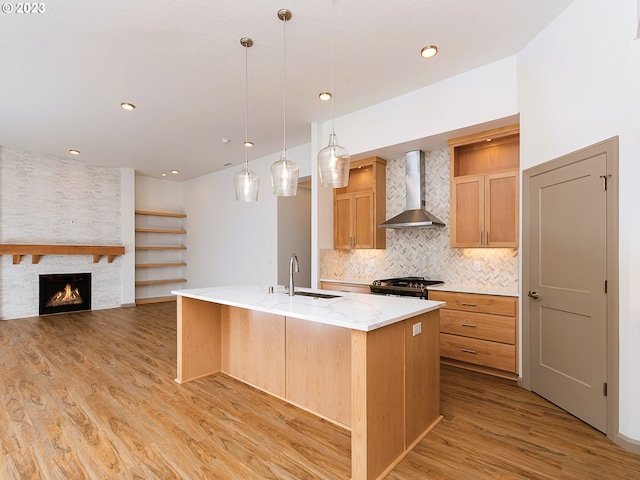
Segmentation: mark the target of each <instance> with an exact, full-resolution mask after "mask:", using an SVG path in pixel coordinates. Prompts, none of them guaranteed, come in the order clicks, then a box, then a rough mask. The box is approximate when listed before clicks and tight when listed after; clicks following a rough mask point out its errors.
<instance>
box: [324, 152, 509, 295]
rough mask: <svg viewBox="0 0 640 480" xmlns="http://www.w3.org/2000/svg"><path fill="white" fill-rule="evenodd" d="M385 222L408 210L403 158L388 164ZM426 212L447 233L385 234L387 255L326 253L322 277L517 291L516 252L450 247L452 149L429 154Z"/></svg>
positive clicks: (390, 231) (384, 252)
mask: <svg viewBox="0 0 640 480" xmlns="http://www.w3.org/2000/svg"><path fill="white" fill-rule="evenodd" d="M386 173H387V218H391V217H393V216H395V215H397V214H398V213H400V212H402V211H403V210H404V209H405V183H404V177H405V162H404V156H403V157H399V158H394V159H392V160H389V161H388V162H387V171H386ZM424 182H425V186H426V188H425V190H426V191H425V193H424V199H425V202H426V208H427V210H428V211H430V212H431V213H432V214H434V215H435V216H436V217H438V218H439V219H440V220H442V221H443V222H444V223H445V224H446V225H447V226H446V227H444V228H406V229H387V248H386V250H322V251H321V252H320V277H321V278H331V279H345V280H349V279H363V280H373V279H376V278H390V277H400V276H420V277H422V276H424V277H428V278H433V279H438V280H444V281H445V282H447V283H456V284H464V285H468V284H472V285H473V284H481V285H486V286H496V287H498V286H499V287H514V288H515V287H516V286H517V283H518V250H517V249H512V248H467V249H457V248H450V246H449V226H448V225H449V218H450V215H449V149H442V150H435V151H431V152H425V179H424Z"/></svg>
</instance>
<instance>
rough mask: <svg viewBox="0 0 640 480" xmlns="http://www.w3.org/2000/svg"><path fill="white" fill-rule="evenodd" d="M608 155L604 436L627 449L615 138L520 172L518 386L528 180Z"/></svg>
mask: <svg viewBox="0 0 640 480" xmlns="http://www.w3.org/2000/svg"><path fill="white" fill-rule="evenodd" d="M601 154H605V155H606V156H607V175H608V178H607V192H608V194H607V233H606V235H607V253H606V255H607V279H606V280H607V397H606V404H607V406H606V409H607V431H606V435H607V437H608V438H609V439H610V440H612V441H614V442H615V443H617V444H619V445H622V446H623V447H624V446H625V445H626V447H625V448H628V444H627V442H625V441H624V439H622V438H621V437H620V436H619V433H618V426H619V390H618V388H619V361H620V357H619V327H618V324H619V317H618V315H619V313H618V303H619V301H618V300H619V274H618V270H619V269H618V242H619V240H618V178H619V177H618V137H617V136H616V137H612V138H609V139H607V140H604V141H602V142H599V143H596V144H594V145H591V146H589V147H586V148H583V149H580V150H577V151H575V152H572V153H569V154H567V155H564V156H562V157H559V158H556V159H554V160H550V161H548V162H545V163H542V164H540V165H536V166H535V167H531V168H528V169H526V170H524V171H523V172H522V182H523V188H522V202H521V205H522V244H521V245H522V294H521V302H520V305H521V308H522V312H521V313H522V317H521V318H522V329H521V332H522V343H521V345H522V349H521V351H522V370H521V372H522V378H521V379H520V380H519V382H518V383H519V384H520V386H522V387H524V388H526V389H527V390H531V315H530V312H531V310H530V309H531V299H530V298H529V297H528V295H527V293H528V292H529V291H530V290H531V285H530V271H531V269H530V267H529V265H530V262H531V242H530V240H529V236H530V234H531V229H530V225H531V218H530V217H529V209H530V202H529V194H530V193H531V190H530V188H531V186H530V182H531V179H532V178H533V177H535V176H537V175H540V174H542V173H546V172H549V171H552V170H556V169H558V168H562V167H565V166H567V165H571V164H573V163H577V162H579V161H581V160H584V159H585V158H589V157H594V156H597V155H601Z"/></svg>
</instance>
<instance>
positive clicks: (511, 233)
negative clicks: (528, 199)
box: [484, 171, 519, 247]
mask: <svg viewBox="0 0 640 480" xmlns="http://www.w3.org/2000/svg"><path fill="white" fill-rule="evenodd" d="M518 183H519V182H518V172H515V171H514V172H504V173H494V174H492V175H487V176H486V180H485V198H484V202H485V232H486V234H485V235H486V241H485V246H487V247H517V246H518V203H519V202H518V200H519V199H518V197H519V194H518Z"/></svg>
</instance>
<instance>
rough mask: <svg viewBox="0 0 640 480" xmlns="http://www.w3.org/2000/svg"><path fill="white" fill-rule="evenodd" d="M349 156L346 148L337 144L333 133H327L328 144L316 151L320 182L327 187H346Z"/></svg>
mask: <svg viewBox="0 0 640 480" xmlns="http://www.w3.org/2000/svg"><path fill="white" fill-rule="evenodd" d="M350 160H351V156H350V155H349V152H348V151H347V149H346V148H344V147H342V146H340V145H338V138H337V137H336V134H335V133H331V135H329V145H327V146H326V147H324V148H323V149H322V150H320V151H319V152H318V174H319V175H320V183H321V184H322V186H323V187H327V188H341V187H346V186H347V184H348V183H349V165H350V163H351V162H350Z"/></svg>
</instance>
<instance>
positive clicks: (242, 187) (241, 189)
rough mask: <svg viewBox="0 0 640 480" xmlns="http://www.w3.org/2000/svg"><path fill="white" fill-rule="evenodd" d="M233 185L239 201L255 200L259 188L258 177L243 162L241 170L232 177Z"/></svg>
mask: <svg viewBox="0 0 640 480" xmlns="http://www.w3.org/2000/svg"><path fill="white" fill-rule="evenodd" d="M233 186H234V187H235V190H236V200H237V201H239V202H257V201H258V190H259V188H260V177H258V175H257V174H256V173H255V172H252V171H251V170H249V165H247V164H246V163H245V165H244V167H243V168H242V170H240V171H239V172H238V173H236V174H235V176H234V177H233Z"/></svg>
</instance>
